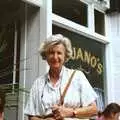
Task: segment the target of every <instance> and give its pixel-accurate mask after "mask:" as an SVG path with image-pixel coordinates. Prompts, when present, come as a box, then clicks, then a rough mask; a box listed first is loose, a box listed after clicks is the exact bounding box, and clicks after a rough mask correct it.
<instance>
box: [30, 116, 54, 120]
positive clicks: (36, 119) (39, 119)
mask: <svg viewBox="0 0 120 120" xmlns="http://www.w3.org/2000/svg"><path fill="white" fill-rule="evenodd" d="M28 120H55V119H54V118H45V119H44V118H40V117H36V116H28Z"/></svg>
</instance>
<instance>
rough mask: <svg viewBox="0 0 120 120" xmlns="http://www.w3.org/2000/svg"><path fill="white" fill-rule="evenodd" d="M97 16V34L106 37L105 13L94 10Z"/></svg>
mask: <svg viewBox="0 0 120 120" xmlns="http://www.w3.org/2000/svg"><path fill="white" fill-rule="evenodd" d="M94 15H95V32H96V33H99V34H101V35H105V18H104V13H102V12H99V11H97V10H94Z"/></svg>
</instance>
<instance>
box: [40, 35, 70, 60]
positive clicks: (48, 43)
mask: <svg viewBox="0 0 120 120" xmlns="http://www.w3.org/2000/svg"><path fill="white" fill-rule="evenodd" d="M58 44H63V45H64V47H65V50H66V53H65V54H66V59H65V62H66V61H68V60H69V59H70V58H71V57H72V46H71V41H70V40H69V39H68V38H67V37H64V36H63V35H61V34H55V35H52V36H50V37H49V38H48V39H47V40H45V41H43V42H42V43H41V44H40V48H39V53H40V55H41V56H42V59H44V60H46V52H47V51H48V50H49V48H51V47H52V46H54V45H58Z"/></svg>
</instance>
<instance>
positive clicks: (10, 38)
mask: <svg viewBox="0 0 120 120" xmlns="http://www.w3.org/2000/svg"><path fill="white" fill-rule="evenodd" d="M13 58H14V24H8V25H5V26H0V84H8V83H12V81H13Z"/></svg>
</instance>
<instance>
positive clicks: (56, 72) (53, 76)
mask: <svg viewBox="0 0 120 120" xmlns="http://www.w3.org/2000/svg"><path fill="white" fill-rule="evenodd" d="M60 72H61V69H50V70H49V76H50V81H51V82H52V83H53V84H55V83H56V82H57V81H58V80H59V76H60Z"/></svg>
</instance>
